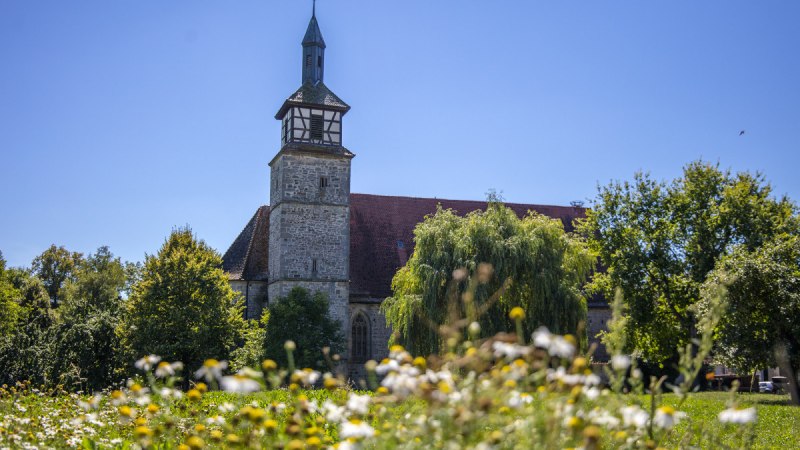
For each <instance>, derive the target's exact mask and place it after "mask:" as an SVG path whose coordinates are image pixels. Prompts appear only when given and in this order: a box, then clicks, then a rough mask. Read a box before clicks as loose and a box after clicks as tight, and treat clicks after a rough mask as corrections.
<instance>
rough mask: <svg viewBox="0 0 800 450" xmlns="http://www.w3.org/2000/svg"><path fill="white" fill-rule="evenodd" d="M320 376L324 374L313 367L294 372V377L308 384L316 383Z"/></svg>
mask: <svg viewBox="0 0 800 450" xmlns="http://www.w3.org/2000/svg"><path fill="white" fill-rule="evenodd" d="M290 342H291V341H290ZM320 376H322V374H321V373H319V372H317V371H316V370H312V369H303V370H295V371H294V373H293V374H292V378H296V379H297V380H298V381H300V382H301V383H303V384H304V385H306V386H312V385H314V384H315V383H316V382H317V381H318V380H319V377H320Z"/></svg>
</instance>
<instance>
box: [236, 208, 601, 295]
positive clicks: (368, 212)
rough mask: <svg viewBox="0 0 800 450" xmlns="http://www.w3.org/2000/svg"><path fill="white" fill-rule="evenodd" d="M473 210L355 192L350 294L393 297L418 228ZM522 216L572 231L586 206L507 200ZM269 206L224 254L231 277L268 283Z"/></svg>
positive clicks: (352, 218) (351, 223)
mask: <svg viewBox="0 0 800 450" xmlns="http://www.w3.org/2000/svg"><path fill="white" fill-rule="evenodd" d="M437 205H442V207H443V208H445V209H453V210H455V211H456V212H458V213H459V214H467V213H469V212H472V211H476V210H479V209H483V210H485V209H486V206H487V203H486V202H482V201H471V200H444V199H437V198H415V197H394V196H384V195H370V194H350V295H351V297H353V298H360V299H363V300H364V301H369V299H381V300H382V299H384V298H386V297H388V296H390V295H391V283H392V277H394V274H395V272H397V269H399V268H400V267H402V266H403V265H405V263H406V261H407V260H408V258H410V257H411V254H412V253H413V251H414V227H416V226H417V224H418V223H419V222H422V220H423V219H424V218H425V216H426V215H429V214H433V213H435V212H436V206H437ZM505 206H507V207H509V208H511V209H512V210H514V212H516V213H517V215H518V216H520V217H522V216H524V215H525V214H527V213H528V211H536V212H538V213H540V214H544V215H546V216H549V217H552V218H555V219H560V220H561V221H562V222H563V223H564V227H565V228H566V229H567V230H568V231H571V230H572V222H573V220H574V219H577V218H581V217H583V216H584V215H585V212H586V210H585V209H584V208H581V207H573V206H549V205H530V204H521V203H505ZM268 246H269V207H268V206H262V207H260V208H259V209H258V211H256V214H255V215H254V216H253V218H252V219H250V222H248V224H247V225H246V226H245V227H244V230H242V232H241V233H240V234H239V237H237V238H236V240H235V241H234V242H233V245H231V248H229V249H228V251H227V252H225V256H223V269H225V271H227V272H228V273H229V278H230V279H231V280H246V281H257V280H259V281H266V280H267V271H268V268H267V266H268V258H269V249H268V248H267V247H268Z"/></svg>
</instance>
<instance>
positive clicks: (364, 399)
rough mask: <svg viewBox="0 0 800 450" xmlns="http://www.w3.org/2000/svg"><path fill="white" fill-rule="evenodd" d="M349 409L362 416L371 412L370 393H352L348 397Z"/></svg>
mask: <svg viewBox="0 0 800 450" xmlns="http://www.w3.org/2000/svg"><path fill="white" fill-rule="evenodd" d="M347 409H348V410H349V411H351V412H354V413H356V414H361V415H362V416H363V415H365V414H367V412H369V395H358V394H354V393H352V392H351V393H350V396H349V397H348V398H347Z"/></svg>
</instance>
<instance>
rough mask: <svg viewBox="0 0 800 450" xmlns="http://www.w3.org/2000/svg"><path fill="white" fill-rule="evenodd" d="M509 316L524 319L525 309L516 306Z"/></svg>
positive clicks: (512, 318)
mask: <svg viewBox="0 0 800 450" xmlns="http://www.w3.org/2000/svg"><path fill="white" fill-rule="evenodd" d="M508 317H509V318H511V320H520V319H523V318H525V310H524V309H522V308H520V307H519V306H515V307H514V308H512V309H511V312H510V313H508Z"/></svg>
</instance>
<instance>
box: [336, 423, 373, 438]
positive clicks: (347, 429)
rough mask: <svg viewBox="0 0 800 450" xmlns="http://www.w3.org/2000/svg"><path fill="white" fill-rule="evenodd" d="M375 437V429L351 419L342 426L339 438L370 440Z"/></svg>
mask: <svg viewBox="0 0 800 450" xmlns="http://www.w3.org/2000/svg"><path fill="white" fill-rule="evenodd" d="M374 435H375V429H374V428H372V427H371V426H369V425H367V424H366V423H364V422H362V421H360V420H358V419H350V420H349V421H347V422H344V423H343V424H342V428H341V430H340V431H339V436H340V437H341V438H342V439H348V438H356V439H359V438H368V437H371V436H374Z"/></svg>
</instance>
